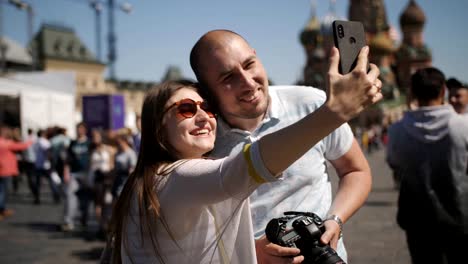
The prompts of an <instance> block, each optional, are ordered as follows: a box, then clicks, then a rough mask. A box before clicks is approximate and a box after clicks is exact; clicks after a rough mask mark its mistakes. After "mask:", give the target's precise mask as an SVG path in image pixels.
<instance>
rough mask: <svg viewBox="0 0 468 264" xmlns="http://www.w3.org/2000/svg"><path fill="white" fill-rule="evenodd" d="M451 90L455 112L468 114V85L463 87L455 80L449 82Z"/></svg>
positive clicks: (450, 96) (451, 101)
mask: <svg viewBox="0 0 468 264" xmlns="http://www.w3.org/2000/svg"><path fill="white" fill-rule="evenodd" d="M447 88H448V90H449V101H450V104H451V105H452V106H453V108H454V109H455V111H456V112H457V113H459V114H466V113H468V85H463V84H462V83H461V82H460V81H458V80H457V79H455V78H450V79H448V80H447Z"/></svg>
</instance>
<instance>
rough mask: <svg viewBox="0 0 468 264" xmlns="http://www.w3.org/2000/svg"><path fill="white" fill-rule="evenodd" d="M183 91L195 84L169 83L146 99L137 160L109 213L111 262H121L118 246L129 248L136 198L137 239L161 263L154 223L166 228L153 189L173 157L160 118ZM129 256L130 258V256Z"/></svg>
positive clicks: (120, 249)
mask: <svg viewBox="0 0 468 264" xmlns="http://www.w3.org/2000/svg"><path fill="white" fill-rule="evenodd" d="M182 88H189V89H194V90H196V91H198V85H197V84H196V83H195V82H192V81H189V80H181V81H168V82H164V83H161V84H160V85H157V86H155V87H153V88H152V89H151V90H150V91H148V93H147V94H146V96H145V100H144V103H143V108H142V111H141V146H140V152H139V154H138V161H137V164H136V167H135V170H134V171H133V172H132V173H131V174H130V176H129V178H128V180H127V182H126V184H125V186H124V188H123V190H122V193H121V194H120V196H119V198H118V200H117V202H116V204H115V206H114V208H113V213H112V219H111V224H110V230H109V231H110V232H109V239H110V240H111V241H112V244H113V245H114V248H113V252H112V263H121V262H122V261H121V260H122V259H121V257H122V248H121V245H123V247H124V249H128V241H127V239H126V237H125V235H124V234H125V233H126V223H127V222H128V220H130V219H129V213H130V209H131V203H132V199H135V198H136V199H137V201H138V216H139V218H140V219H139V220H140V221H139V222H140V237H141V238H142V239H143V237H144V236H143V234H145V235H148V236H149V237H150V238H151V244H152V246H153V250H154V253H155V254H156V256H157V258H158V259H159V260H160V261H161V262H164V260H163V258H162V256H161V254H160V253H159V252H158V245H157V241H155V239H154V238H155V229H154V226H155V225H154V223H155V222H156V220H158V219H159V220H161V222H162V224H163V225H164V226H166V229H167V225H166V224H165V222H164V219H163V218H162V217H161V212H160V204H159V200H158V197H157V195H156V186H158V184H159V183H160V182H161V180H162V179H163V178H164V176H165V175H167V173H168V170H170V167H173V166H166V165H170V164H172V163H174V162H175V161H176V158H175V157H174V156H173V155H172V154H171V153H173V150H172V147H171V146H169V145H168V144H167V143H166V142H167V141H166V135H165V131H164V129H163V118H164V110H165V105H166V103H167V101H168V100H169V99H170V98H171V97H172V96H173V95H174V94H175V93H176V92H177V91H178V90H180V89H182ZM165 168H169V169H165ZM133 197H135V198H133ZM122 242H123V243H122ZM127 252H128V251H127ZM129 257H130V259H132V256H129ZM132 262H133V261H132Z"/></svg>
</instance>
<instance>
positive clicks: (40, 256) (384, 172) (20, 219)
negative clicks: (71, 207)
mask: <svg viewBox="0 0 468 264" xmlns="http://www.w3.org/2000/svg"><path fill="white" fill-rule="evenodd" d="M369 161H370V163H371V166H372V171H373V189H372V193H371V195H370V197H369V199H368V201H367V202H366V204H365V205H364V207H362V208H361V209H360V210H359V211H358V212H357V213H356V215H354V216H353V217H352V218H351V219H350V220H349V221H348V222H347V223H346V224H345V227H344V238H345V243H346V246H347V249H348V254H349V263H351V264H376V263H379V264H394V263H395V264H396V263H398V264H405V263H410V261H409V255H408V250H407V247H406V241H405V237H404V233H403V232H402V230H401V229H400V228H399V227H398V226H397V224H396V222H395V213H396V201H397V196H398V193H397V192H396V191H395V190H394V189H393V182H392V178H391V173H390V170H389V169H388V167H387V165H386V164H385V161H384V153H383V152H382V151H378V152H375V153H373V154H372V155H370V156H369ZM332 179H333V180H332V182H333V184H334V185H335V186H336V180H335V179H336V177H334V176H332ZM43 189H44V190H45V191H47V189H48V186H47V184H46V183H45V182H44V184H43ZM32 200H33V199H32V196H31V195H30V194H29V191H28V189H27V188H26V179H24V180H23V181H22V182H21V188H20V190H19V192H18V194H16V195H12V194H11V195H10V196H9V202H8V205H9V208H12V209H14V210H15V214H14V215H13V216H12V217H10V218H7V219H5V220H3V221H1V222H0V263H8V264H10V263H18V264H22V263H36V264H45V263H67V264H74V263H96V262H97V260H98V259H99V256H100V253H101V251H102V249H103V247H104V243H103V242H102V241H100V240H97V239H96V238H95V236H94V233H93V232H92V231H76V232H74V233H72V234H64V233H62V232H60V231H59V229H58V223H60V220H61V212H62V210H63V206H62V204H54V203H53V202H52V198H51V197H50V195H49V194H48V193H45V198H44V201H43V203H42V204H41V205H33V204H32ZM90 229H91V230H92V229H93V223H91V224H90Z"/></svg>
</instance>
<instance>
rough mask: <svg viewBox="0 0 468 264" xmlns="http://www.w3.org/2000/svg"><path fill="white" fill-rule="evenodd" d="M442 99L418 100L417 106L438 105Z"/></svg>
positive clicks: (441, 103)
mask: <svg viewBox="0 0 468 264" xmlns="http://www.w3.org/2000/svg"><path fill="white" fill-rule="evenodd" d="M443 104H444V102H443V99H434V100H429V101H418V106H419V107H425V106H440V105H443Z"/></svg>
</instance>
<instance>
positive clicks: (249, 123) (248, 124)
mask: <svg viewBox="0 0 468 264" xmlns="http://www.w3.org/2000/svg"><path fill="white" fill-rule="evenodd" d="M264 116H265V115H262V116H260V117H257V118H251V119H246V118H231V119H230V120H229V121H228V120H225V121H226V123H228V124H229V126H231V127H232V128H237V129H242V130H245V131H250V132H253V131H254V130H255V129H257V127H258V126H259V125H260V124H261V122H262V120H263V118H264Z"/></svg>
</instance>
